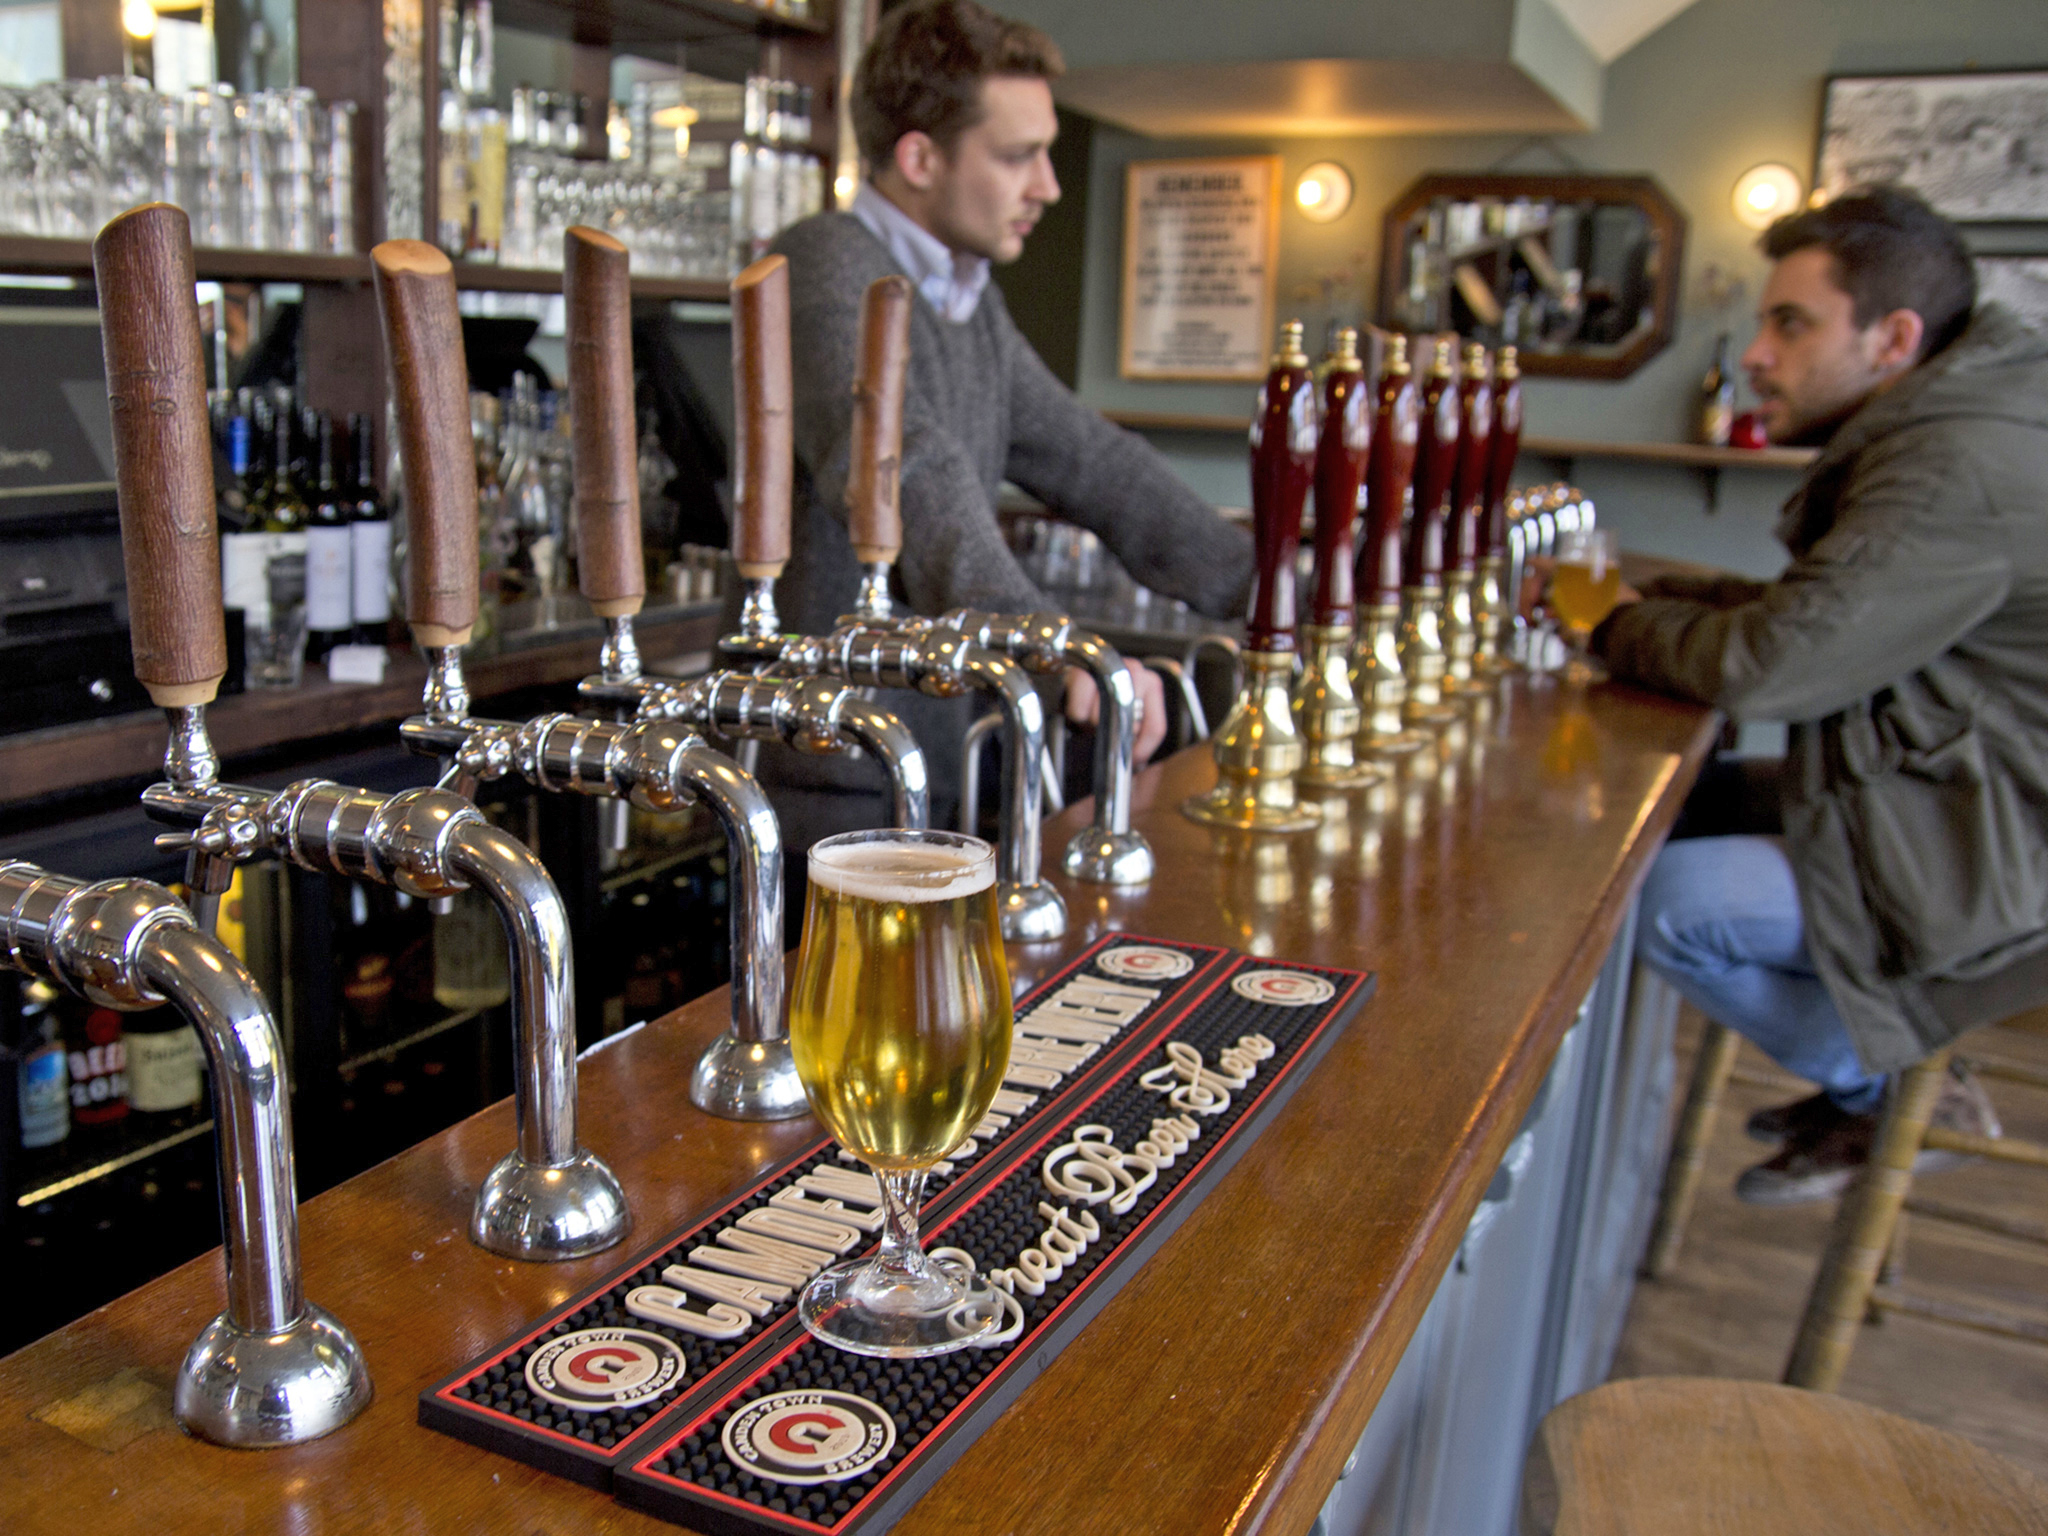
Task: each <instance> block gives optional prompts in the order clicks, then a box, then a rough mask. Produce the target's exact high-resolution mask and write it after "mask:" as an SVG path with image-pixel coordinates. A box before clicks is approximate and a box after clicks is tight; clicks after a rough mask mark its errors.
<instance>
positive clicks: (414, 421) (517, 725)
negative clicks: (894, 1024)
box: [370, 240, 807, 1120]
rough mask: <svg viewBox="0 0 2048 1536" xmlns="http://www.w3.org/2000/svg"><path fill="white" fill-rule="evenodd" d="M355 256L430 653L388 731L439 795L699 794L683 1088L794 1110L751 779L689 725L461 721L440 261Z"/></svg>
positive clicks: (453, 472) (659, 806) (455, 382)
mask: <svg viewBox="0 0 2048 1536" xmlns="http://www.w3.org/2000/svg"><path fill="white" fill-rule="evenodd" d="M370 261H371V268H372V270H373V272H374V273H375V276H376V281H377V299H378V307H379V309H380V310H381V312H382V314H383V317H384V329H385V337H386V344H387V350H388V352H389V355H390V358H391V374H392V384H393V391H392V392H393V395H394V397H395V398H396V399H397V401H398V402H399V411H398V422H399V440H400V443H401V446H402V447H403V450H404V463H405V472H406V497H405V504H406V517H407V533H408V540H409V544H410V547H411V550H412V558H411V563H410V568H409V573H408V574H409V581H408V589H407V611H408V617H409V618H410V619H411V621H412V626H413V634H414V637H415V638H416V639H418V640H419V642H420V643H421V645H422V646H424V647H426V648H427V649H428V652H429V655H430V656H431V657H432V659H433V665H432V668H431V672H430V677H429V683H428V694H427V700H426V707H425V709H424V711H423V712H422V713H421V714H419V715H417V716H415V717H414V718H413V719H411V720H408V721H406V722H405V724H404V725H402V726H401V727H400V728H399V729H400V734H401V735H402V736H403V737H404V739H405V741H406V744H407V745H408V746H410V747H412V748H413V750H414V751H417V752H422V753H426V754H429V755H431V756H436V757H440V758H442V759H444V760H446V761H448V762H449V764H450V767H449V769H448V772H447V775H446V777H445V778H444V779H443V786H444V789H443V791H442V792H446V788H447V787H449V786H455V785H461V786H465V787H467V786H473V785H474V784H476V783H478V782H480V781H482V780H486V779H496V778H500V777H504V776H506V775H516V776H518V777H519V778H521V779H523V780H525V781H526V782H527V783H529V784H531V785H533V786H534V787H535V788H537V789H541V790H545V791H549V792H552V793H558V794H582V795H592V796H597V797H601V798H605V799H611V800H620V801H628V802H630V803H632V804H634V805H638V806H640V807H641V808H642V809H645V810H649V811H653V812H655V813H657V814H664V815H673V814H679V813H681V812H682V811H684V810H687V809H688V808H690V807H691V806H694V805H702V806H704V807H705V809H706V810H708V811H709V812H710V813H711V815H712V817H713V819H715V820H716V821H717V822H718V823H719V826H720V828H721V829H722V830H723V831H724V833H725V835H726V842H727V846H728V848H729V849H730V851H731V867H732V880H733V892H734V894H733V902H732V910H731V918H730V920H731V924H732V954H733V988H732V1029H731V1030H730V1032H728V1033H727V1034H724V1035H722V1036H720V1037H719V1039H717V1040H716V1041H714V1042H713V1043H712V1044H711V1046H710V1047H709V1048H708V1049H707V1050H706V1051H705V1052H704V1054H703V1056H702V1057H700V1058H699V1059H698V1062H697V1066H696V1069H695V1071H694V1072H693V1074H692V1076H691V1081H690V1097H691V1100H692V1102H693V1103H695V1104H697V1105H698V1106H699V1107H700V1108H702V1109H705V1110H707V1111H709V1112H711V1113H713V1114H719V1115H724V1116H727V1117H729V1118H733V1119H742V1120H780V1119H787V1118H789V1117H790V1116H792V1115H798V1114H802V1113H803V1112H804V1110H805V1108H806V1107H807V1105H806V1101H805V1099H804V1092H803V1085H802V1084H801V1083H800V1082H799V1081H798V1080H797V1076H796V1063H795V1061H794V1059H793V1058H792V1057H791V1056H790V1051H789V1033H788V1025H787V1021H786V1019H785V1017H784V999H783V967H782V833H781V829H780V827H779V826H778V824H777V822H776V820H775V813H774V811H773V810H772V809H771V808H770V806H769V804H768V799H767V797H766V796H765V795H763V794H762V793H761V788H760V786H759V785H758V784H756V783H755V782H754V781H753V779H752V777H751V776H749V775H748V774H747V773H745V772H744V771H743V770H741V768H740V767H739V765H738V764H737V763H734V762H733V761H732V760H731V759H730V758H727V757H724V756H722V755H721V754H719V753H717V752H714V751H713V750H712V749H711V748H710V746H709V745H708V744H706V743H705V741H704V740H703V738H701V737H700V736H698V735H696V734H695V733H694V732H691V731H689V730H686V729H684V728H682V727H681V726H678V725H673V724H671V723H669V722H668V721H665V720H662V719H658V718H657V719H642V720H636V721H632V722H625V723H621V722H618V721H604V720H585V719H579V718H577V717H576V716H574V715H569V714H559V713H558V714H546V715H541V716H539V717H537V718H535V719H533V720H525V721H519V720H477V719H472V718H470V716H469V714H468V697H469V691H468V688H467V687H466V686H465V685H464V682H463V676H462V646H463V644H464V642H466V641H467V639H468V638H469V633H470V629H471V627H472V626H473V625H474V624H475V622H476V612H477V587H476V559H475V556H474V554H473V551H474V550H475V548H476V538H477V508H476V481H475V477H474V474H473V472H472V471H471V470H470V468H469V465H470V457H469V454H470V449H469V435H468V428H467V425H466V420H467V400H468V394H469V389H468V378H467V375H466V373H465V371H464V368H463V363H462V350H461V344H460V336H461V320H460V317H459V316H458V314H457V312H456V306H455V275H454V269H453V268H452V267H451V266H450V265H449V262H448V259H447V257H445V256H443V255H442V254H441V253H440V252H439V251H438V250H436V249H434V248H433V247H432V246H429V245H424V244H422V243H420V242H418V241H407V240H393V241H387V242H385V243H384V244H382V245H380V246H378V247H377V248H376V249H375V250H373V251H372V252H371V253H370ZM458 411H460V413H461V414H460V416H459V417H458V414H457V413H458ZM572 1033H573V1031H572Z"/></svg>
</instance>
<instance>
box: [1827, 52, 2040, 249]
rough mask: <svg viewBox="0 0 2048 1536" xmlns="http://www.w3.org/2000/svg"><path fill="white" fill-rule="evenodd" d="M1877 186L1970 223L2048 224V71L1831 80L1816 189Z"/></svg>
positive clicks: (1831, 191)
mask: <svg viewBox="0 0 2048 1536" xmlns="http://www.w3.org/2000/svg"><path fill="white" fill-rule="evenodd" d="M1876 181H1890V182H1897V183H1898V184H1900V185H1901V186H1906V187H1911V188H1912V189H1913V190H1914V191H1916V192H1918V193H1919V194H1920V195H1921V196H1922V197H1924V198H1926V199H1927V201H1928V202H1929V203H1931V204H1932V205H1933V206H1934V208H1935V210H1936V211H1937V212H1939V213H1941V214H1942V215H1943V216H1945V217H1947V218H1951V219H1955V220H1958V221H1960V222H1964V223H1980V222H2002V221H2013V220H2020V221H2025V220H2037V219H2038V220H2048V69H2040V70H2026V71H2018V72H2006V73H2000V74H1988V73H1987V74H1966V75H1837V76H1835V77H1833V78H1831V79H1830V80H1829V81H1828V83H1827V96H1826V100H1825V102H1824V103H1823V105H1822V108H1821V128H1820V155H1819V164H1818V166H1817V167H1816V169H1815V171H1814V177H1813V184H1814V187H1815V189H1816V190H1817V191H1818V192H1820V193H1822V194H1823V195H1825V196H1827V197H1833V196H1835V195H1836V194H1838V193H1841V192H1845V191H1847V190H1848V189H1849V188H1851V187H1854V186H1858V185H1860V184H1862V183H1865V182H1876Z"/></svg>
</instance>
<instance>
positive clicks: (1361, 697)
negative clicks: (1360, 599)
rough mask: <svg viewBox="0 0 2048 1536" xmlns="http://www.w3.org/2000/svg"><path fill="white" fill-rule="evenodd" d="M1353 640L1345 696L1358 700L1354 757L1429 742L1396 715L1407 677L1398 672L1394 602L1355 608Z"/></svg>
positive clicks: (1404, 750) (1396, 753) (1399, 751)
mask: <svg viewBox="0 0 2048 1536" xmlns="http://www.w3.org/2000/svg"><path fill="white" fill-rule="evenodd" d="M1358 618H1359V631H1358V644H1357V646H1356V648H1355V649H1353V651H1352V653H1351V696H1352V697H1353V698H1355V699H1357V700H1358V704H1359V715H1360V718H1359V723H1358V734H1357V735H1356V736H1355V737H1353V738H1352V743H1351V745H1352V751H1353V754H1354V755H1355V756H1358V757H1375V758H1387V757H1405V756H1406V755H1407V754H1408V753H1410V752H1413V751H1415V750H1417V749H1418V748H1419V747H1421V746H1422V744H1423V743H1424V742H1426V741H1428V740H1429V734H1428V733H1427V732H1426V731H1417V730H1411V729H1409V727H1408V725H1407V722H1406V721H1405V720H1404V719H1403V718H1402V713H1401V711H1402V706H1403V705H1405V704H1406V703H1407V702H1408V679H1407V678H1405V677H1403V676H1402V675H1401V655H1400V649H1399V644H1400V638H1401V609H1400V605H1399V604H1397V603H1386V604H1375V605H1374V606H1372V607H1369V608H1361V609H1359V610H1358Z"/></svg>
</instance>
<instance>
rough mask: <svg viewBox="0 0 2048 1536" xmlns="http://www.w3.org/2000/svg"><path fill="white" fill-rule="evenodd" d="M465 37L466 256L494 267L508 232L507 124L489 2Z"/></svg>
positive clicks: (469, 22)
mask: <svg viewBox="0 0 2048 1536" xmlns="http://www.w3.org/2000/svg"><path fill="white" fill-rule="evenodd" d="M463 25H464V31H463V38H462V41H463V60H462V61H463V64H464V65H465V66H466V68H465V69H464V70H463V72H462V73H463V77H464V78H463V79H462V81H461V82H460V83H461V87H462V94H463V113H462V128H463V138H464V146H465V150H466V152H467V155H468V158H469V174H468V183H469V185H468V192H469V227H468V229H467V231H466V236H467V238H466V240H465V245H464V255H465V257H466V259H468V260H470V261H484V262H495V261H496V260H497V259H498V253H499V248H500V246H501V245H502V243H503V240H504V232H505V119H504V118H503V116H502V115H500V113H499V111H498V106H497V31H496V26H495V23H494V21H493V19H492V16H491V0H471V5H470V13H469V17H468V18H467V19H466V20H465V22H464V24H463Z"/></svg>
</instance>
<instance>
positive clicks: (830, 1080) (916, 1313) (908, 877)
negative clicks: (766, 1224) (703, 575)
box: [789, 830, 1011, 1357]
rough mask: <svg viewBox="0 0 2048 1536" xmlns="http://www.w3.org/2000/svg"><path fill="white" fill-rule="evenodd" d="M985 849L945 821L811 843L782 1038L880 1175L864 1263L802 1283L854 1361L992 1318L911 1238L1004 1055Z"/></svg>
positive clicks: (983, 1104) (804, 1304) (953, 1342)
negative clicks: (877, 1214) (875, 1223)
mask: <svg viewBox="0 0 2048 1536" xmlns="http://www.w3.org/2000/svg"><path fill="white" fill-rule="evenodd" d="M995 879H996V856H995V850H994V849H993V848H991V847H990V846H989V845H988V844H987V843H985V842H982V841H981V840H980V839H979V838H974V837H966V836H962V835H961V834H959V833H955V832H915V831H899V830H882V831H874V832H850V833H847V834H845V835H844V836H840V837H828V838H826V839H825V840H824V841H822V842H820V843H817V844H815V845H814V846H813V847H812V849H811V853H810V891H809V895H808V897H807V899H806V902H805V906H804V936H803V945H802V947H801V948H800V949H799V951H798V953H797V962H796V979H795V982H794V984H793V986H792V988H791V993H790V1001H789V1035H790V1045H791V1047H792V1049H793V1050H794V1052H795V1055H796V1069H797V1073H798V1075H799V1076H800V1077H802V1079H803V1084H804V1092H805V1093H806V1094H808V1095H809V1097H810V1101H811V1108H812V1109H813V1110H815V1111H816V1112H817V1115H818V1118H819V1119H820V1120H822V1121H824V1122H825V1126H826V1129H828V1130H829V1131H831V1132H832V1134H833V1135H834V1136H836V1137H837V1138H838V1139H839V1142H840V1145H842V1146H844V1147H845V1148H846V1149H847V1150H848V1151H850V1152H852V1153H853V1154H854V1155H855V1156H856V1157H858V1158H860V1159H861V1160H862V1161H863V1162H865V1163H866V1164H867V1165H868V1166H869V1167H870V1168H872V1169H873V1170H874V1174H875V1181H876V1182H877V1183H878V1184H879V1185H880V1186H881V1192H882V1200H883V1206H884V1212H885V1215H886V1218H887V1222H886V1225H885V1226H884V1228H883V1231H882V1243H881V1251H880V1252H879V1253H877V1254H876V1255H875V1257H873V1258H872V1259H865V1260H853V1261H850V1262H848V1263H844V1264H835V1265H833V1266H832V1267H831V1268H829V1269H826V1270H824V1271H822V1272H821V1273H819V1274H818V1275H817V1276H816V1277H815V1278H814V1279H812V1281H811V1282H810V1284H809V1285H807V1286H805V1288H804V1293H803V1297H802V1299H801V1302H800V1303H799V1310H800V1312H801V1314H802V1317H803V1320H804V1326H805V1327H807V1328H809V1329H810V1330H811V1332H812V1333H814V1334H816V1335H817V1336H818V1337H819V1338H821V1339H823V1340H825V1341H826V1342H827V1343H829V1344H836V1345H838V1346H839V1347H840V1348H842V1349H850V1350H853V1351H855V1352H857V1353H859V1354H864V1355H891V1356H899V1357H901V1356H910V1355H936V1354H941V1353H943V1352H945V1351H946V1350H950V1349H960V1348H963V1347H965V1346H966V1345H969V1344H972V1343H974V1341H975V1340H976V1339H978V1338H979V1337H981V1336H982V1335H983V1334H986V1333H989V1332H991V1331H993V1330H994V1329H995V1328H996V1327H998V1326H999V1325H1000V1323H1001V1321H1002V1317H1003V1312H1002V1308H1001V1306H1000V1304H999V1302H998V1301H997V1298H996V1297H995V1295H994V1294H993V1293H992V1292H991V1291H990V1290H989V1289H988V1287H987V1285H986V1284H985V1283H984V1282H982V1281H980V1280H979V1279H978V1278H977V1277H975V1276H974V1275H972V1274H970V1273H968V1272H967V1271H965V1270H964V1269H963V1268H962V1267H960V1266H957V1265H954V1264H952V1263H950V1262H948V1261H946V1260H944V1259H937V1260H935V1259H931V1258H928V1257H926V1255H925V1253H924V1250H923V1249H922V1248H920V1247H919V1246H918V1238H917V1214H918V1203H919V1201H920V1200H921V1199H922V1198H923V1195H924V1182H925V1177H926V1175H927V1174H928V1173H929V1172H930V1171H931V1167H932V1165H933V1164H934V1163H936V1162H938V1161H940V1160H941V1159H942V1158H944V1157H945V1156H946V1154H947V1153H948V1152H951V1151H952V1150H953V1149H954V1148H956V1147H958V1146H959V1145H960V1144H961V1143H962V1142H963V1141H965V1140H966V1139H967V1137H968V1134H969V1132H971V1131H972V1130H973V1129H974V1127H975V1126H976V1125H977V1124H978V1123H979V1122H980V1120H981V1117H982V1116H983V1115H985V1114H986V1113H987V1112H988V1107H989V1104H990V1103H991V1101H993V1099H994V1098H995V1092H996V1088H997V1086H998V1085H999V1084H1000V1083H1001V1082H1002V1078H1003V1072H1004V1070H1005V1069H1006V1068H1007V1067H1008V1065H1009V1061H1010V1022H1011V1015H1010V973H1009V967H1008V965H1007V963H1006V962H1005V960H1004V958H1003V941H1002V935H1001V930H1000V926H999V922H1000V918H999V913H998V911H997V907H996V892H995Z"/></svg>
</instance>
